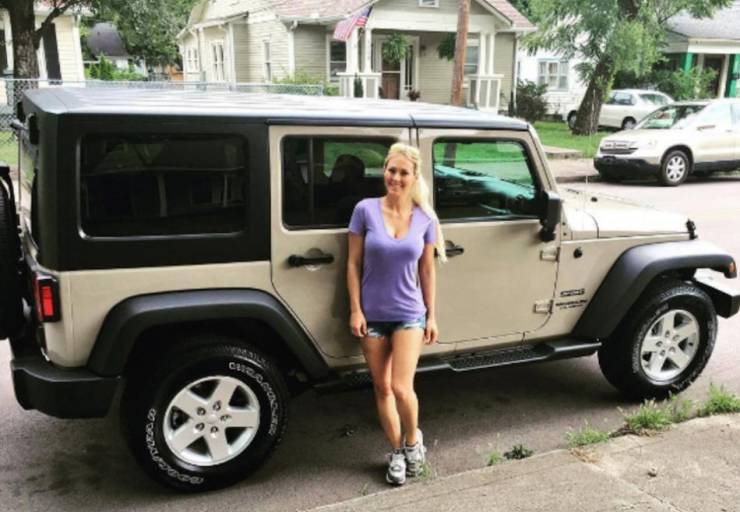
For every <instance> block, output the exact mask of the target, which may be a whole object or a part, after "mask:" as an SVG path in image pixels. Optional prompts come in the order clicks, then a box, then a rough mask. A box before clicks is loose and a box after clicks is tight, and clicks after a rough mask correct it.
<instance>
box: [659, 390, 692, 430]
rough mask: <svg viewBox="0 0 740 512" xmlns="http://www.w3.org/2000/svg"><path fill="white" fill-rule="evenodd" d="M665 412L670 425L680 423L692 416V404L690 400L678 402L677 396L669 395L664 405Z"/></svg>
mask: <svg viewBox="0 0 740 512" xmlns="http://www.w3.org/2000/svg"><path fill="white" fill-rule="evenodd" d="M665 411H666V413H667V414H668V419H669V420H670V421H671V423H682V422H684V421H686V420H688V419H691V417H692V416H693V412H694V402H693V401H692V400H679V399H678V396H677V395H671V398H670V399H669V400H668V402H667V403H666V405H665Z"/></svg>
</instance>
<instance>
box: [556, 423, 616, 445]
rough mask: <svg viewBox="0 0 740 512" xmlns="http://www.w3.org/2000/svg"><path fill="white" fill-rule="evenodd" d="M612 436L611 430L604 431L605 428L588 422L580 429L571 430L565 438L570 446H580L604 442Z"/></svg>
mask: <svg viewBox="0 0 740 512" xmlns="http://www.w3.org/2000/svg"><path fill="white" fill-rule="evenodd" d="M610 437H611V433H610V432H604V431H603V430H599V429H597V428H594V427H592V426H590V425H589V424H588V423H587V424H586V425H584V426H583V427H581V428H580V429H578V430H575V431H572V430H569V431H568V432H566V433H565V439H566V440H567V441H568V447H569V448H578V447H579V446H588V445H591V444H599V443H604V442H606V441H608V440H609V438H610Z"/></svg>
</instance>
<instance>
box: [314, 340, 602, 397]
mask: <svg viewBox="0 0 740 512" xmlns="http://www.w3.org/2000/svg"><path fill="white" fill-rule="evenodd" d="M599 347H601V342H599V341H593V340H581V339H575V338H573V339H571V338H560V339H557V340H551V341H546V342H541V343H537V344H531V345H520V346H516V347H507V348H500V349H497V350H488V351H485V352H475V353H470V354H463V355H460V356H457V357H449V356H446V357H441V358H427V359H425V360H422V361H420V362H419V367H418V368H417V370H416V371H417V373H422V372H430V371H436V370H452V371H455V372H467V371H471V370H481V369H484V368H495V367H497V366H508V365H511V364H522V363H536V362H540V361H555V360H557V359H568V358H571V357H581V356H590V355H591V354H593V353H594V352H596V351H597V350H598V349H599ZM371 383H372V379H371V378H370V373H369V372H368V370H367V368H360V369H357V370H352V371H348V372H344V373H341V374H340V375H339V376H338V378H337V379H335V380H331V381H329V382H326V383H322V384H320V385H318V386H316V390H317V391H318V392H331V391H339V390H342V389H352V388H358V387H363V386H366V385H369V384H371Z"/></svg>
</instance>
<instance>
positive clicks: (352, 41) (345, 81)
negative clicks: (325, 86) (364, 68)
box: [337, 30, 360, 98]
mask: <svg viewBox="0 0 740 512" xmlns="http://www.w3.org/2000/svg"><path fill="white" fill-rule="evenodd" d="M357 43H358V36H357V30H353V31H352V34H351V35H350V36H349V39H348V40H347V42H346V43H345V49H346V55H347V67H346V68H345V70H344V72H340V73H337V75H338V76H339V94H340V95H342V96H344V97H345V98H354V96H355V75H356V74H357V73H358V71H359V67H358V64H359V61H360V58H359V55H358V53H359V50H360V47H359V45H358V44H357Z"/></svg>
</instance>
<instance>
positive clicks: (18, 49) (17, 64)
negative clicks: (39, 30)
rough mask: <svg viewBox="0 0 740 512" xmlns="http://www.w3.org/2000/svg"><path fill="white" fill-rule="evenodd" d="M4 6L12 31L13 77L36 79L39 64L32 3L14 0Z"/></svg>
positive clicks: (24, 0)
mask: <svg viewBox="0 0 740 512" xmlns="http://www.w3.org/2000/svg"><path fill="white" fill-rule="evenodd" d="M5 4H6V5H7V9H8V13H9V14H10V26H11V29H12V31H13V75H14V76H15V78H38V77H39V62H38V59H37V58H36V50H37V49H38V45H39V38H38V37H37V36H36V17H35V15H34V12H33V1H32V0H16V1H13V2H5Z"/></svg>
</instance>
